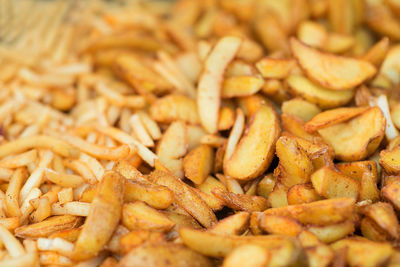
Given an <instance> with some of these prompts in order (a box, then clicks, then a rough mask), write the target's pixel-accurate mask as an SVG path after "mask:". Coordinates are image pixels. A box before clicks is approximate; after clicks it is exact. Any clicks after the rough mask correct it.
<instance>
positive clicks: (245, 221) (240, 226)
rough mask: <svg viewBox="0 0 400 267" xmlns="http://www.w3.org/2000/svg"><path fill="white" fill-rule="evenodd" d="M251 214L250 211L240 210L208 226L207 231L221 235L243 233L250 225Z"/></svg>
mask: <svg viewBox="0 0 400 267" xmlns="http://www.w3.org/2000/svg"><path fill="white" fill-rule="evenodd" d="M249 220H250V214H249V213H248V212H244V211H241V212H238V213H236V214H234V215H231V216H229V217H226V218H225V219H223V220H220V221H219V222H218V223H216V224H214V225H213V226H212V227H210V228H208V229H207V231H209V232H211V233H214V234H219V235H228V236H229V235H241V234H243V232H244V231H246V230H247V229H248V227H249Z"/></svg>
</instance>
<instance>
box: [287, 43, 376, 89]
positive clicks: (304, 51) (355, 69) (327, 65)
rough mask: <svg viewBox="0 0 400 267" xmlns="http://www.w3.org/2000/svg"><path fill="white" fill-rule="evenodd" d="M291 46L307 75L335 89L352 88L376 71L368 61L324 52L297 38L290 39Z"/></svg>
mask: <svg viewBox="0 0 400 267" xmlns="http://www.w3.org/2000/svg"><path fill="white" fill-rule="evenodd" d="M290 47H291V50H292V53H293V55H294V57H295V58H296V59H297V61H298V62H299V64H300V66H301V68H302V69H303V71H304V72H305V73H306V74H307V76H309V77H310V78H311V79H312V80H314V81H316V82H317V83H319V84H321V85H322V86H325V87H327V88H330V89H333V90H347V89H351V88H353V87H354V86H357V85H359V84H361V83H362V82H363V81H365V80H366V79H369V78H371V77H372V76H373V75H375V73H376V68H375V67H374V65H372V64H371V63H369V62H367V61H364V60H358V59H352V58H345V57H340V56H336V55H332V54H324V53H322V52H320V51H318V50H316V49H313V48H311V47H309V46H307V45H305V44H303V43H301V42H300V41H298V40H297V39H295V38H292V39H290Z"/></svg>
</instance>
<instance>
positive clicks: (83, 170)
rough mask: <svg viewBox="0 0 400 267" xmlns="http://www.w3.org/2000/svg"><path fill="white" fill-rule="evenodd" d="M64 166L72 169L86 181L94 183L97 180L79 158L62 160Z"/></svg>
mask: <svg viewBox="0 0 400 267" xmlns="http://www.w3.org/2000/svg"><path fill="white" fill-rule="evenodd" d="M63 163H64V165H65V167H66V168H68V169H71V170H73V171H74V172H76V173H78V174H79V175H80V176H82V177H83V178H84V179H85V180H86V181H88V182H89V183H90V184H95V183H96V182H97V179H96V177H95V176H94V174H93V173H92V171H91V170H90V169H89V167H88V166H87V164H86V163H83V162H81V161H79V160H64V161H63Z"/></svg>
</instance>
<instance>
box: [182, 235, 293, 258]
mask: <svg viewBox="0 0 400 267" xmlns="http://www.w3.org/2000/svg"><path fill="white" fill-rule="evenodd" d="M179 234H180V237H181V238H182V241H183V243H184V244H185V245H186V246H188V247H189V248H191V249H193V250H194V251H197V252H199V253H201V254H203V255H207V256H211V257H223V256H226V255H227V254H229V253H230V252H231V251H232V250H233V249H235V248H236V247H238V246H241V245H246V244H254V245H259V246H261V247H263V248H265V249H267V250H270V251H271V252H273V253H274V257H276V258H279V257H280V258H279V259H276V260H280V261H282V262H285V263H286V264H289V263H291V262H294V261H295V260H296V259H297V256H298V253H299V251H298V248H297V246H298V244H297V242H296V240H295V239H293V238H291V237H288V236H280V235H268V236H225V235H217V234H213V233H209V232H207V231H199V230H193V229H189V228H182V229H180V230H179Z"/></svg>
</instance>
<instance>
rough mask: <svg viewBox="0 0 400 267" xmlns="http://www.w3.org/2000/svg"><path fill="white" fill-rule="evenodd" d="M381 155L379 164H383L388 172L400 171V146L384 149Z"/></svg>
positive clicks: (395, 172) (396, 172)
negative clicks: (389, 149)
mask: <svg viewBox="0 0 400 267" xmlns="http://www.w3.org/2000/svg"><path fill="white" fill-rule="evenodd" d="M380 156H381V158H380V160H379V164H381V165H382V167H383V168H384V169H385V171H386V172H387V173H389V174H399V173H400V147H395V148H394V149H393V150H391V151H388V150H383V151H382V152H381V153H380Z"/></svg>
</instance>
